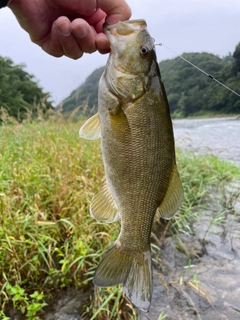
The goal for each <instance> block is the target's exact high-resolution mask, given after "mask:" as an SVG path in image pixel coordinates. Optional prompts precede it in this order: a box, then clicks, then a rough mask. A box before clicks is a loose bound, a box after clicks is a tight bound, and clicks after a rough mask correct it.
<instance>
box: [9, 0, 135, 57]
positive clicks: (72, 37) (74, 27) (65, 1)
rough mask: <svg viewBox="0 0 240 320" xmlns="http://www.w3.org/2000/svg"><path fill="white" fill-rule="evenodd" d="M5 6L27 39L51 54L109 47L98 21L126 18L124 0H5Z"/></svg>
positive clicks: (127, 11) (76, 53)
mask: <svg viewBox="0 0 240 320" xmlns="http://www.w3.org/2000/svg"><path fill="white" fill-rule="evenodd" d="M8 7H9V8H10V9H11V10H12V12H13V13H14V15H15V16H16V18H17V20H18V22H19V24H20V25H21V27H22V28H23V29H24V30H25V31H27V32H28V33H29V35H30V38H31V40H32V41H33V42H34V43H36V44H38V45H39V46H40V47H41V48H42V49H43V50H44V51H46V52H47V53H49V54H50V55H52V56H55V57H61V56H63V55H65V56H68V57H69V58H72V59H78V58H80V57H82V55H83V53H84V52H85V53H92V52H94V51H96V50H98V51H99V52H100V53H107V52H109V50H110V47H109V41H108V39H107V36H106V35H105V34H104V33H103V30H102V25H103V23H104V22H105V20H106V22H107V23H109V24H113V23H117V22H118V21H123V20H127V19H129V18H130V16H131V10H130V8H129V6H128V5H127V3H126V2H125V0H9V2H8Z"/></svg>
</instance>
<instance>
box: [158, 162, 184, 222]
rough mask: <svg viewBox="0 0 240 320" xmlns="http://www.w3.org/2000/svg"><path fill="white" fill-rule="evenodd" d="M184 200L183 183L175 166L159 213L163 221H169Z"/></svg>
mask: <svg viewBox="0 0 240 320" xmlns="http://www.w3.org/2000/svg"><path fill="white" fill-rule="evenodd" d="M182 200H183V189H182V183H181V180H180V177H179V173H178V170H177V166H176V165H174V167H173V171H172V176H171V179H170V182H169V185H168V189H167V192H166V194H165V197H164V199H163V202H162V203H161V205H160V206H159V207H158V209H157V212H158V214H159V215H160V217H162V218H163V219H166V220H169V219H171V218H172V216H173V215H174V214H175V212H176V211H177V209H178V208H179V207H180V205H181V203H182Z"/></svg>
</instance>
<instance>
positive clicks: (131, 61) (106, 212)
mask: <svg viewBox="0 0 240 320" xmlns="http://www.w3.org/2000/svg"><path fill="white" fill-rule="evenodd" d="M105 33H106V34H107V36H108V38H109V41H110V46H111V53H110V56H109V60H108V63H107V66H106V69H105V71H104V73H103V75H102V77H101V80H100V83H99V95H98V114H97V115H95V116H93V117H92V118H91V119H89V120H88V121H87V122H86V123H85V124H84V126H83V127H82V128H81V129H80V136H82V137H84V138H87V139H96V138H99V137H101V139H102V155H103V162H104V167H105V174H106V180H105V182H104V184H103V186H102V187H101V188H100V190H99V193H98V194H97V195H96V196H95V197H94V198H93V200H92V203H91V206H90V212H91V215H92V216H93V217H94V218H96V219H97V220H99V221H102V222H112V221H116V220H117V219H119V218H120V220H121V231H120V234H119V236H118V239H117V240H116V242H115V243H114V244H113V245H112V247H111V248H110V249H109V250H108V251H107V253H106V255H105V257H104V258H103V260H102V261H101V263H100V265H99V266H98V268H97V270H96V273H95V275H94V279H93V281H94V284H95V285H96V286H100V287H108V286H112V285H115V284H118V283H122V284H123V290H124V292H125V293H126V295H127V296H128V298H129V299H130V300H131V301H132V302H133V304H134V305H135V306H137V307H138V308H140V309H142V310H144V311H147V310H148V309H149V307H150V303H151V295H152V264H151V253H150V236H151V229H152V223H153V219H154V216H155V214H156V212H158V213H159V214H160V216H162V217H163V218H165V219H170V218H171V217H172V216H173V215H174V213H175V212H176V210H177V209H178V207H179V206H180V204H181V201H182V198H183V192H182V186H181V181H180V178H179V174H178V171H177V167H176V160H175V148H174V137H173V129H172V122H171V118H170V111H169V105H168V101H167V97H166V93H165V90H164V86H163V83H162V81H161V76H160V71H159V67H158V63H157V61H156V54H155V48H154V41H153V39H152V38H151V36H150V35H149V33H148V31H147V29H146V23H145V21H144V20H132V21H126V22H119V23H118V24H116V25H111V26H105ZM92 128H94V130H93V129H92Z"/></svg>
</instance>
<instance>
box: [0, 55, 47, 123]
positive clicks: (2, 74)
mask: <svg viewBox="0 0 240 320" xmlns="http://www.w3.org/2000/svg"><path fill="white" fill-rule="evenodd" d="M25 68H26V66H25V65H24V64H19V65H15V64H14V63H13V61H12V60H11V59H10V58H6V57H1V56H0V108H3V109H4V110H6V111H7V113H8V115H9V116H10V117H13V118H15V119H17V120H18V121H22V120H23V119H24V118H26V116H27V115H28V114H29V113H31V115H32V116H33V117H34V115H37V114H38V109H39V108H40V109H42V110H41V111H42V112H46V111H47V110H48V109H52V103H51V102H50V101H48V99H47V98H48V97H49V93H47V92H44V91H43V89H42V88H41V87H40V86H39V84H38V82H37V81H36V79H35V77H34V76H33V75H31V74H29V73H28V72H26V71H25V70H24V69H25Z"/></svg>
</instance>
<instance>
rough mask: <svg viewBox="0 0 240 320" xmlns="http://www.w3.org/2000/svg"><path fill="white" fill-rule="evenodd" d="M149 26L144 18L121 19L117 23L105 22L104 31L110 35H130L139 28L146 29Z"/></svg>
mask: <svg viewBox="0 0 240 320" xmlns="http://www.w3.org/2000/svg"><path fill="white" fill-rule="evenodd" d="M146 27H147V23H146V21H145V20H143V19H138V20H127V21H120V22H118V23H115V24H107V23H104V25H103V30H104V33H105V34H106V35H107V36H108V35H110V34H112V35H115V36H116V35H123V36H124V35H126V36H127V35H129V34H131V33H133V32H134V31H137V30H139V31H140V30H144V29H145V28H146Z"/></svg>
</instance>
